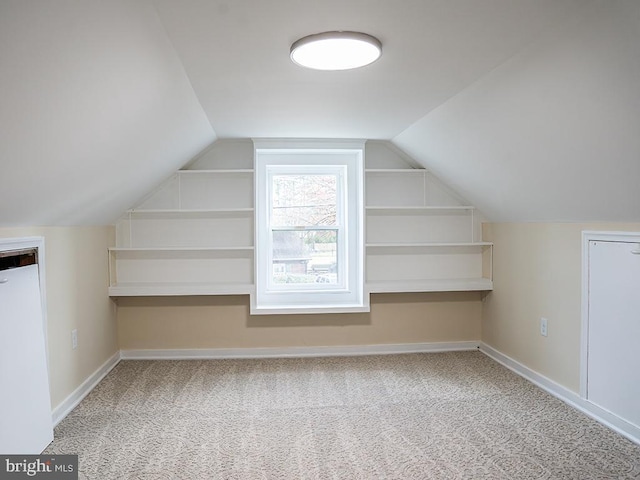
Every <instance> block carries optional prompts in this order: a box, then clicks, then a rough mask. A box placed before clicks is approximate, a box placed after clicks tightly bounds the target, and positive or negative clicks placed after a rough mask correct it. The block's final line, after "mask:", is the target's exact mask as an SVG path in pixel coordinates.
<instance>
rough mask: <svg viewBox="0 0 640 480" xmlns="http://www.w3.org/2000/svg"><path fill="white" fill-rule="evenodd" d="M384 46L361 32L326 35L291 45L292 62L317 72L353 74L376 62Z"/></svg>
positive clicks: (325, 33)
mask: <svg viewBox="0 0 640 480" xmlns="http://www.w3.org/2000/svg"><path fill="white" fill-rule="evenodd" d="M380 55H382V43H380V40H378V39H377V38H375V37H372V36H371V35H367V34H366V33H360V32H324V33H317V34H315V35H309V36H307V37H303V38H301V39H300V40H297V41H296V42H294V43H293V45H291V60H293V62H294V63H297V64H298V65H301V66H303V67H307V68H313V69H316V70H349V69H352V68H359V67H364V66H365V65H369V64H370V63H373V62H375V61H376V60H377V59H378V58H380Z"/></svg>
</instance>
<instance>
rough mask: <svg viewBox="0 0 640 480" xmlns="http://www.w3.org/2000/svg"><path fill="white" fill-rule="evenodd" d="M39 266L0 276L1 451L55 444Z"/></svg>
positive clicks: (35, 451)
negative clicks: (53, 442)
mask: <svg viewBox="0 0 640 480" xmlns="http://www.w3.org/2000/svg"><path fill="white" fill-rule="evenodd" d="M44 342H45V340H44V329H43V325H42V308H41V303H40V284H39V281H38V266H37V265H30V266H27V267H20V268H15V269H11V270H3V271H0V385H1V388H2V393H1V394H0V452H2V453H4V454H39V453H41V452H42V450H44V449H45V447H46V446H47V445H48V444H49V443H50V442H51V441H52V440H53V427H52V421H51V401H50V398H49V377H48V373H47V361H46V353H45V343H44Z"/></svg>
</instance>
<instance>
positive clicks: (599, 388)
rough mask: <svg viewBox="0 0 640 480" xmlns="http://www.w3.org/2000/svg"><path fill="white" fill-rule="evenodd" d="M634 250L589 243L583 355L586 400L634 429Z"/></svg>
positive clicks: (638, 337) (638, 357) (637, 268)
mask: <svg viewBox="0 0 640 480" xmlns="http://www.w3.org/2000/svg"><path fill="white" fill-rule="evenodd" d="M639 248H640V245H639V244H637V243H627V242H614V241H590V242H589V301H588V303H589V304H588V309H589V310H588V316H589V317H588V350H587V355H588V357H587V358H588V359H587V399H588V400H589V401H590V402H592V403H594V404H596V405H598V406H599V407H602V408H604V409H605V410H608V411H609V412H611V413H613V414H615V415H617V416H619V417H620V418H622V419H624V420H626V421H627V422H629V423H631V424H633V425H635V426H638V427H640V254H639V253H638V252H640V250H639ZM634 252H636V253H634Z"/></svg>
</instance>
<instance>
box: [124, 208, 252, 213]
mask: <svg viewBox="0 0 640 480" xmlns="http://www.w3.org/2000/svg"><path fill="white" fill-rule="evenodd" d="M127 213H130V214H132V215H135V214H159V215H162V214H174V213H177V214H208V213H210V214H214V215H215V214H217V213H253V208H249V207H247V208H192V209H180V208H166V209H162V208H155V209H151V208H149V209H143V208H140V209H131V210H127Z"/></svg>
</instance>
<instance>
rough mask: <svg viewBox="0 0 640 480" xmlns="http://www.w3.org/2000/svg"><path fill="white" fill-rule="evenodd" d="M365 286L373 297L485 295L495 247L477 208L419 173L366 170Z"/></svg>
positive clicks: (427, 173)
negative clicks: (485, 234)
mask: <svg viewBox="0 0 640 480" xmlns="http://www.w3.org/2000/svg"><path fill="white" fill-rule="evenodd" d="M366 179H367V205H366V214H367V217H366V218H367V222H366V243H365V257H366V264H367V266H366V285H367V289H368V291H369V292H370V293H383V292H438V291H487V290H491V289H492V288H493V282H492V258H493V253H492V252H493V245H492V244H491V243H489V242H482V241H480V239H481V231H480V228H479V227H480V225H479V223H477V216H476V213H475V207H473V206H471V205H465V204H464V203H463V202H462V201H461V200H460V199H459V198H457V197H456V196H455V195H453V194H452V193H451V192H450V191H448V190H447V189H446V187H444V186H443V185H442V184H440V183H439V182H438V181H437V180H436V179H435V178H433V177H432V176H431V175H430V174H429V172H427V171H426V170H420V169H373V170H367V171H366Z"/></svg>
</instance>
